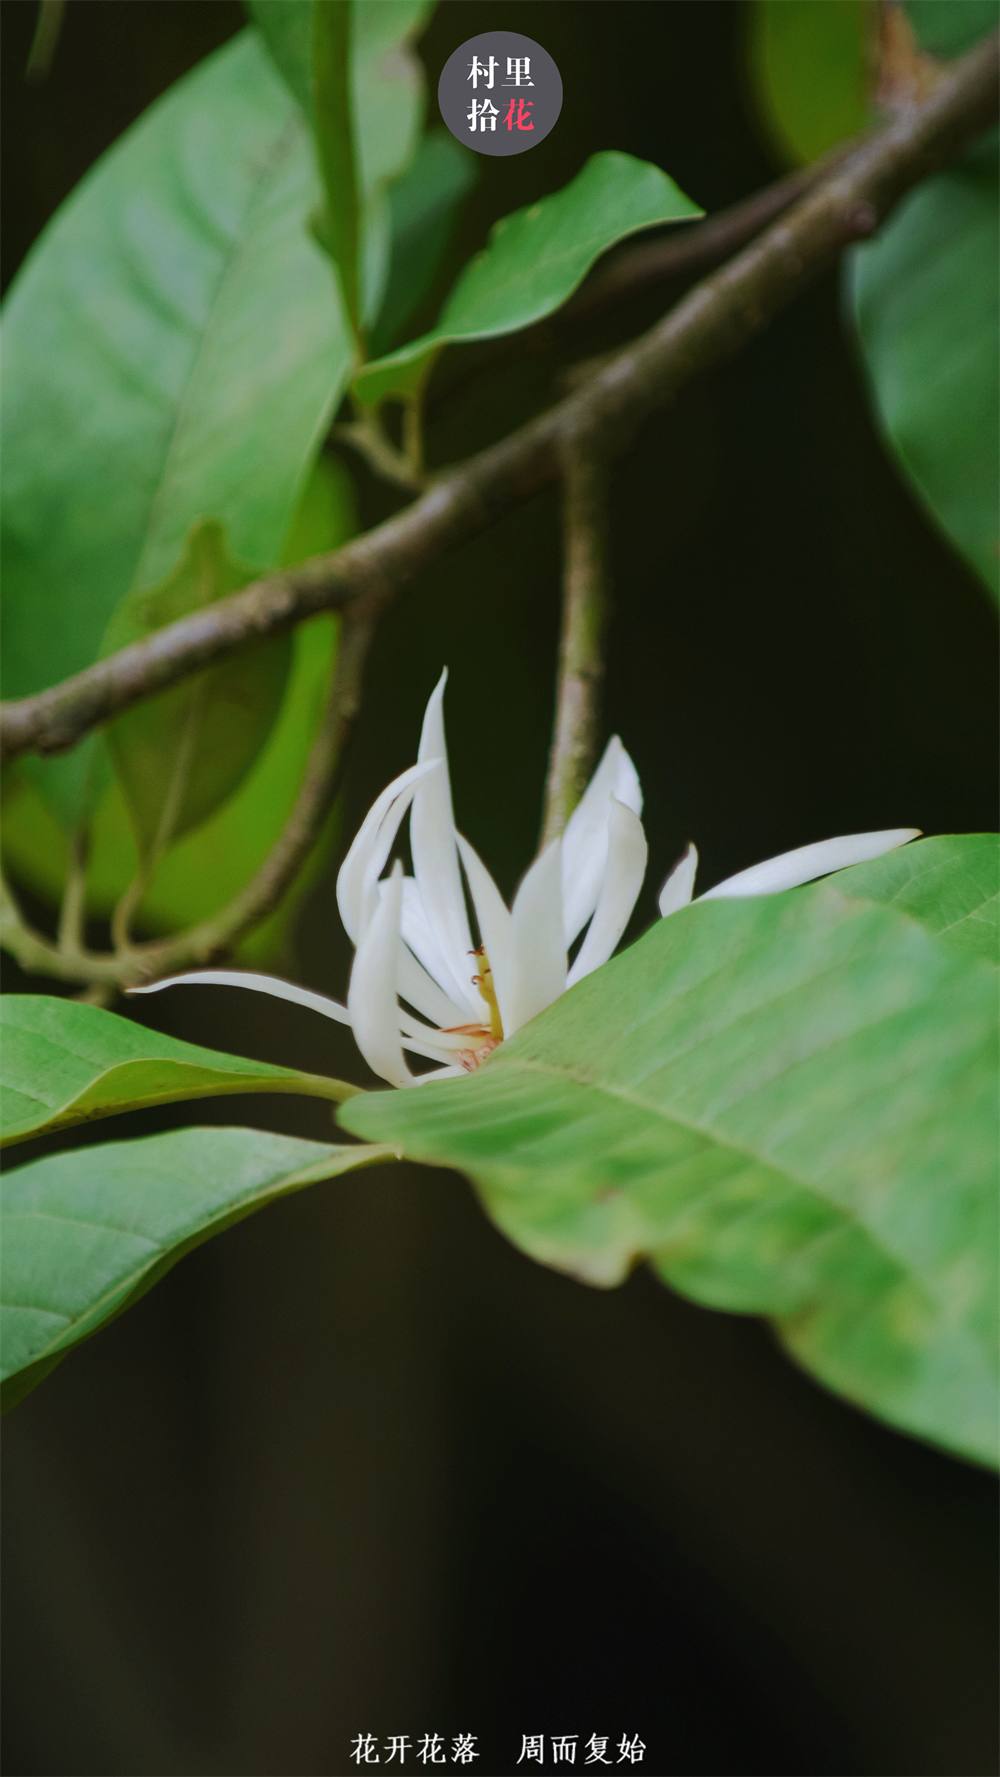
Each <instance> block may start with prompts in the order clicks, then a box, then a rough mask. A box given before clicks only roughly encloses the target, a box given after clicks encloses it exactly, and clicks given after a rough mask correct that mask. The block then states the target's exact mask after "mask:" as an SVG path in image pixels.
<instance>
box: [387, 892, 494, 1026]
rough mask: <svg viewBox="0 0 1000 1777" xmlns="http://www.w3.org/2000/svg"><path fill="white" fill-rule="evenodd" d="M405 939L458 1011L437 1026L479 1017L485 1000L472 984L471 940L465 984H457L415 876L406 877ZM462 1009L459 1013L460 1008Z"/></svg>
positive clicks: (465, 1022)
mask: <svg viewBox="0 0 1000 1777" xmlns="http://www.w3.org/2000/svg"><path fill="white" fill-rule="evenodd" d="M403 938H404V940H405V942H406V943H407V945H408V946H409V948H410V950H412V952H413V954H414V956H415V957H416V958H417V960H418V962H419V963H421V964H422V966H423V969H424V971H425V972H426V973H427V974H428V975H429V976H430V977H431V979H432V980H433V981H436V982H439V983H440V988H441V992H442V993H443V994H444V996H445V998H446V999H447V1001H448V1004H449V1005H450V1006H454V1007H455V1008H456V1011H457V1016H456V1017H455V1018H439V1019H435V1023H437V1024H467V1023H468V1022H469V1019H470V1018H474V1017H478V1016H479V1012H480V1010H481V1008H482V1003H483V1002H482V1000H481V999H480V997H479V994H478V992H477V990H476V989H475V988H474V987H473V985H472V977H473V975H474V974H475V973H476V960H475V957H474V956H473V955H472V940H471V938H470V940H469V948H468V951H467V952H466V954H465V957H464V958H463V962H464V965H465V966H464V970H463V974H464V981H458V982H456V981H455V978H454V973H453V970H452V966H451V959H450V958H449V957H448V956H447V955H446V954H445V952H444V951H443V950H442V948H441V945H440V944H439V943H438V935H437V932H436V931H435V930H434V928H433V927H432V926H431V923H430V920H429V919H428V917H427V910H426V908H425V906H424V904H423V901H422V900H421V898H420V888H419V885H418V884H417V883H416V881H415V880H414V878H413V877H412V876H404V878H403ZM459 1007H460V1008H461V1010H458V1008H459Z"/></svg>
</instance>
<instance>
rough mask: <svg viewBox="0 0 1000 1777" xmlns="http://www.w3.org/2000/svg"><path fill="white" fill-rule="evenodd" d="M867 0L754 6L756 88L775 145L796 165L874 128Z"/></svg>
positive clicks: (794, 0)
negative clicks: (870, 111)
mask: <svg viewBox="0 0 1000 1777" xmlns="http://www.w3.org/2000/svg"><path fill="white" fill-rule="evenodd" d="M871 23H872V21H871V16H870V10H869V7H868V5H867V3H866V0H823V4H822V5H817V3H816V0H755V5H754V7H753V9H752V12H751V15H750V33H749V38H748V55H749V70H750V83H751V87H752V90H753V94H754V98H755V99H756V102H757V110H758V114H759V116H760V119H761V122H762V123H763V125H764V128H765V131H766V134H767V137H768V140H769V142H770V145H771V146H772V147H773V148H774V149H775V150H776V151H777V153H778V155H779V156H780V158H781V159H782V160H783V161H785V162H787V163H791V164H792V165H795V164H797V163H799V162H801V161H807V160H815V159H816V157H817V156H818V155H820V154H824V153H825V152H826V150H827V149H828V148H832V147H833V144H834V143H835V142H839V141H840V140H841V139H842V137H844V136H853V135H855V134H856V132H857V131H858V130H863V129H865V128H866V127H867V124H868V122H869V115H868V53H867V44H868V33H869V31H870V29H871Z"/></svg>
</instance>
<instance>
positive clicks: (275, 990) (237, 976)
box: [125, 969, 351, 1024]
mask: <svg viewBox="0 0 1000 1777" xmlns="http://www.w3.org/2000/svg"><path fill="white" fill-rule="evenodd" d="M187 986H194V987H249V988H251V989H252V991H253V992H254V993H269V994H270V995H271V996H272V998H273V999H276V1000H291V1002H292V1004H293V1005H296V1006H308V1008H309V1010H310V1012H321V1013H322V1014H323V1017H324V1018H335V1019H336V1021H337V1023H338V1024H350V1022H351V1014H350V1012H349V1011H348V1010H347V1007H346V1006H342V1005H341V1004H340V1003H339V1001H337V1000H328V999H327V997H326V995H325V994H323V993H310V991H309V989H308V987H296V986H295V985H294V983H293V982H291V981H281V980H279V979H278V977H277V975H251V974H245V973H244V972H243V971H242V970H239V969H195V970H193V971H192V972H191V974H189V975H168V976H167V977H166V978H165V980H163V981H153V982H151V983H150V985H149V986H148V987H127V988H126V989H125V992H126V993H127V994H130V995H131V994H134V993H159V992H160V989H161V988H163V987H187Z"/></svg>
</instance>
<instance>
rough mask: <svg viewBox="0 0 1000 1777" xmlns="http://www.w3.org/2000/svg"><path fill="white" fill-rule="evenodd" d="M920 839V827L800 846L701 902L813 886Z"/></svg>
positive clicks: (733, 879)
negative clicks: (833, 873) (817, 880)
mask: <svg viewBox="0 0 1000 1777" xmlns="http://www.w3.org/2000/svg"><path fill="white" fill-rule="evenodd" d="M919 838H920V828H919V827H890V828H888V829H887V830H886V831H885V832H883V833H848V834H846V835H845V837H844V838H842V839H821V840H820V841H819V843H818V844H817V845H800V846H799V847H798V849H797V850H796V851H785V852H782V853H781V855H780V857H777V858H768V860H767V862H766V863H764V864H754V865H753V866H752V867H751V868H750V869H749V870H741V871H740V873H739V875H738V876H727V878H726V880H725V882H718V883H716V885H715V887H714V888H712V889H709V890H708V893H707V894H704V895H699V896H698V899H699V901H723V900H729V899H730V898H732V897H736V896H740V895H776V894H778V893H779V892H780V890H781V889H790V888H798V887H799V886H800V884H802V883H803V882H813V881H814V880H815V878H816V877H817V876H828V875H829V874H830V872H831V870H844V869H846V868H847V866H848V865H849V864H867V863H868V862H869V860H870V859H871V858H880V857H881V856H882V854H883V852H887V851H894V850H895V849H896V847H897V846H898V845H908V844H909V842H910V840H911V839H919Z"/></svg>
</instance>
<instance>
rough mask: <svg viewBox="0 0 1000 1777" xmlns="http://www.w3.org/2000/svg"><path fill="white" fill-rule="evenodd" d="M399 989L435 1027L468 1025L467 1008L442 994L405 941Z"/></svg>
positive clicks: (401, 954) (404, 886) (401, 958)
mask: <svg viewBox="0 0 1000 1777" xmlns="http://www.w3.org/2000/svg"><path fill="white" fill-rule="evenodd" d="M403 888H404V891H405V888H406V878H405V877H404V878H403ZM403 925H404V929H405V925H406V901H405V898H404V901H403ZM470 960H471V959H470ZM396 989H397V992H398V993H399V997H400V999H404V1000H406V1002H407V1004H408V1005H411V1006H412V1007H413V1008H414V1011H416V1012H422V1013H423V1015H424V1017H425V1018H429V1019H430V1020H431V1023H432V1024H438V1025H440V1027H441V1029H442V1030H447V1029H448V1026H449V1025H452V1024H463V1023H465V1019H466V1013H465V1008H464V1007H463V1006H456V1005H455V1004H454V1003H453V1001H452V1000H450V999H449V998H448V995H447V994H446V993H443V992H442V991H441V988H440V987H439V986H438V984H437V982H436V981H433V980H432V979H431V977H430V975H428V973H427V970H426V969H424V968H421V966H420V964H419V963H418V961H417V959H416V957H415V956H414V954H413V952H412V950H410V949H409V947H408V946H407V945H406V944H404V943H403V941H402V939H401V940H400V945H399V968H398V972H397V975H396Z"/></svg>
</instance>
